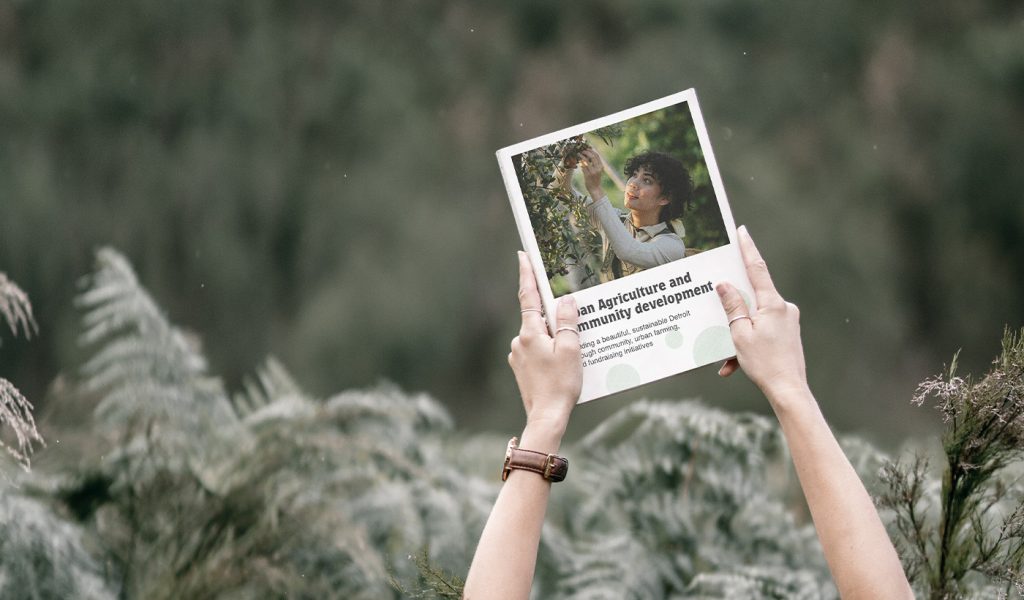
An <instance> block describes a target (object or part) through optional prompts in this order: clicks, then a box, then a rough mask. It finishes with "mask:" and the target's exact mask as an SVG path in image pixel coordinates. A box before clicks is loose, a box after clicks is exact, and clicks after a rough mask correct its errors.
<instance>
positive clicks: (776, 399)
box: [763, 381, 816, 419]
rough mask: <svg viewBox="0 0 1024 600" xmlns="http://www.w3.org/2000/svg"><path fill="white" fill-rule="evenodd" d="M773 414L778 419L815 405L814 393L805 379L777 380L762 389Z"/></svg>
mask: <svg viewBox="0 0 1024 600" xmlns="http://www.w3.org/2000/svg"><path fill="white" fill-rule="evenodd" d="M763 392H764V395H765V397H766V398H768V403H769V404H771V406H772V410H774V411H775V415H776V416H777V417H779V418H780V419H781V418H782V417H784V416H786V415H788V414H791V413H793V412H798V411H800V410H801V409H804V408H809V407H813V406H815V405H816V401H815V399H814V395H813V394H812V393H811V388H810V387H809V386H808V385H807V382H806V381H793V382H778V383H775V384H772V385H767V386H765V387H764V389H763Z"/></svg>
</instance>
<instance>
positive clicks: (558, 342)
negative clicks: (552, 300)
mask: <svg viewBox="0 0 1024 600" xmlns="http://www.w3.org/2000/svg"><path fill="white" fill-rule="evenodd" d="M578 320H579V311H577V310H576V299H575V298H573V297H572V296H570V295H566V296H562V297H561V298H559V299H558V308H557V309H556V311H555V349H556V350H558V349H563V348H564V349H565V351H566V352H579V351H580V333H579V330H578V329H577V328H576V327H577V321H578Z"/></svg>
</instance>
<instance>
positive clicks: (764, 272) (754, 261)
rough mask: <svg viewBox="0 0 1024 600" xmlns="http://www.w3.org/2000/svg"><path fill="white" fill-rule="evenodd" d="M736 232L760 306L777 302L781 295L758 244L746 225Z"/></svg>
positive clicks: (748, 275) (744, 262)
mask: <svg viewBox="0 0 1024 600" xmlns="http://www.w3.org/2000/svg"><path fill="white" fill-rule="evenodd" d="M736 232H737V233H738V234H739V238H740V253H741V254H743V264H744V265H745V266H746V268H747V277H748V278H749V279H750V285H752V286H754V294H755V295H756V297H757V306H758V308H763V307H765V306H769V305H771V304H777V303H778V301H779V300H780V299H781V296H779V292H778V291H776V290H775V284H774V283H772V276H771V275H769V274H768V265H767V264H766V263H765V262H764V259H763V258H761V253H760V252H758V251H757V246H755V245H754V240H753V239H752V238H751V237H750V232H748V231H747V227H746V225H740V226H739V228H738V229H737V230H736Z"/></svg>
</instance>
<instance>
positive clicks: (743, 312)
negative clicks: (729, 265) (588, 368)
mask: <svg viewBox="0 0 1024 600" xmlns="http://www.w3.org/2000/svg"><path fill="white" fill-rule="evenodd" d="M715 291H716V292H718V299H719V300H721V301H722V308H723V309H725V316H726V317H727V318H728V319H729V330H730V331H732V332H733V333H734V334H735V333H738V332H740V331H744V330H748V331H749V330H750V328H751V321H750V319H737V317H749V316H750V313H749V309H748V308H747V303H746V302H744V301H743V296H740V292H739V290H737V289H736V288H734V287H733V286H732V285H731V284H729V283H726V282H724V281H723V282H722V283H719V284H718V286H716V287H715ZM733 319H737V320H735V321H734V320H733ZM733 339H735V335H734V336H733Z"/></svg>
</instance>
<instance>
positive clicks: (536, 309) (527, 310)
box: [519, 308, 544, 317]
mask: <svg viewBox="0 0 1024 600" xmlns="http://www.w3.org/2000/svg"><path fill="white" fill-rule="evenodd" d="M519 312H520V313H522V314H526V313H528V312H535V313H537V314H539V315H540V316H542V317H543V316H544V310H543V309H541V308H524V309H523V310H521V311H519Z"/></svg>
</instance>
